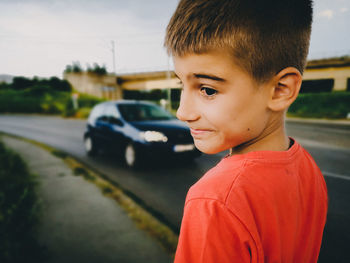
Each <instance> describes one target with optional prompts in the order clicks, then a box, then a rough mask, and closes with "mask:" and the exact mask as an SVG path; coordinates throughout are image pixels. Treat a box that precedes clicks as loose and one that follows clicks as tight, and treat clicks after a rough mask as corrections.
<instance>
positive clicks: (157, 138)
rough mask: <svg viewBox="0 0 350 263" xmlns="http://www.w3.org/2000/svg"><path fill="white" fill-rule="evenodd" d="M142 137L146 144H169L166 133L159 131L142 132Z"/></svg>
mask: <svg viewBox="0 0 350 263" xmlns="http://www.w3.org/2000/svg"><path fill="white" fill-rule="evenodd" d="M139 135H140V137H141V138H142V139H144V140H145V141H146V142H167V141H168V137H166V136H165V134H164V133H161V132H158V131H145V132H140V134H139Z"/></svg>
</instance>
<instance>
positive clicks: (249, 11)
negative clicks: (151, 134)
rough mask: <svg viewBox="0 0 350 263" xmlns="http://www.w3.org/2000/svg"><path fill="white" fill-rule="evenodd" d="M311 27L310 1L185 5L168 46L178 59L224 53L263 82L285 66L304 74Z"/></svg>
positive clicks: (210, 0)
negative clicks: (208, 52) (184, 56)
mask: <svg viewBox="0 0 350 263" xmlns="http://www.w3.org/2000/svg"><path fill="white" fill-rule="evenodd" d="M311 23H312V1H311V0H287V1H285V0H181V1H180V2H179V5H178V7H177V9H176V11H175V13H174V15H173V17H172V18H171V20H170V23H169V25H168V27H167V34H166V38H165V46H166V48H167V50H168V53H169V54H171V55H175V56H183V55H185V54H188V53H195V54H200V53H205V52H207V51H209V50H211V49H215V50H217V49H225V50H226V51H227V55H231V56H232V57H233V58H234V59H235V61H236V63H238V64H239V65H240V66H241V67H242V68H243V69H245V70H246V71H247V72H248V73H250V74H251V76H252V77H253V78H254V79H255V80H256V81H258V82H263V81H266V80H267V79H269V78H270V77H272V76H273V75H275V74H276V73H278V72H279V71H280V70H282V69H283V68H286V67H295V68H297V69H298V70H299V71H300V72H301V73H302V72H303V68H304V66H305V62H306V56H307V53H308V47H309V39H310V32H311Z"/></svg>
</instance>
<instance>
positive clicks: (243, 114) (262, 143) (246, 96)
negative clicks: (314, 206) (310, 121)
mask: <svg viewBox="0 0 350 263" xmlns="http://www.w3.org/2000/svg"><path fill="white" fill-rule="evenodd" d="M311 22H312V3H311V0H308V1H307V0H294V1H291V0H290V1H284V0H264V1H261V0H181V1H180V3H179V6H178V8H177V10H176V11H175V14H174V15H173V17H172V19H171V20H170V23H169V25H168V28H167V34H166V38H165V46H166V47H167V49H168V52H169V54H171V55H172V56H173V58H174V65H175V73H176V74H177V75H178V77H179V78H180V80H181V81H182V83H183V86H184V88H183V91H182V94H181V101H180V107H179V109H178V112H177V116H178V118H179V119H180V120H183V121H186V122H187V123H188V125H189V126H190V128H191V133H192V136H193V138H194V141H195V144H196V146H197V148H198V149H199V150H201V151H203V152H205V153H217V152H220V151H223V150H226V149H229V148H233V150H234V151H236V152H241V153H243V152H248V151H253V150H264V149H265V150H266V149H267V150H283V149H285V148H286V147H287V145H288V138H287V137H286V135H285V132H284V128H283V121H281V120H283V117H281V116H282V115H283V114H281V113H284V112H285V110H286V108H287V107H288V106H289V105H290V104H291V103H292V102H293V101H294V100H295V98H296V96H297V94H298V92H299V88H300V85H301V72H302V71H303V68H304V65H305V60H306V56H307V52H308V46H309V38H310V31H311Z"/></svg>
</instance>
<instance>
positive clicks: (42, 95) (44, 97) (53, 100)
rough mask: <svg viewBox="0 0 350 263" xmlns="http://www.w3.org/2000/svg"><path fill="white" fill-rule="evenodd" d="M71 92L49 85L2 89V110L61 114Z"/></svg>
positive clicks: (0, 108)
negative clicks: (52, 87)
mask: <svg viewBox="0 0 350 263" xmlns="http://www.w3.org/2000/svg"><path fill="white" fill-rule="evenodd" d="M69 100H71V97H70V93H69V92H62V91H55V90H52V89H51V88H50V87H48V86H33V87H30V88H27V89H24V90H17V91H16V90H13V89H3V90H0V112H11V113H45V114H61V113H62V112H63V111H64V110H65V106H66V104H67V103H68V101H69Z"/></svg>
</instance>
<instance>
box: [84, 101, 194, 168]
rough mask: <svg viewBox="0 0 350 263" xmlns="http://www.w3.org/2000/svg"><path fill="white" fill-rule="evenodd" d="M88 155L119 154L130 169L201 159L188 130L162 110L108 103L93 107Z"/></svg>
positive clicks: (138, 103)
mask: <svg viewBox="0 0 350 263" xmlns="http://www.w3.org/2000/svg"><path fill="white" fill-rule="evenodd" d="M84 145H85V149H86V152H87V154H88V155H95V154H97V153H98V152H99V150H101V149H103V150H113V151H114V152H115V151H117V152H119V153H121V154H122V156H123V158H124V160H125V163H126V164H127V165H128V166H129V167H135V166H138V164H139V163H140V162H141V160H145V159H147V160H148V159H153V160H160V159H162V158H168V157H170V156H174V155H175V156H182V157H184V158H186V159H187V160H192V159H194V158H195V157H197V156H199V155H200V152H199V151H198V150H197V149H196V148H195V146H194V144H193V139H192V136H191V134H190V130H189V128H188V127H187V126H186V124H184V123H183V122H181V121H179V120H178V119H176V118H175V117H173V115H171V114H170V113H169V112H167V111H165V110H164V109H163V108H161V107H159V106H157V105H155V104H153V103H148V102H141V101H128V100H120V101H108V102H103V103H100V104H98V105H96V106H95V107H94V108H93V109H92V111H91V113H90V116H89V119H88V123H87V129H86V132H85V134H84Z"/></svg>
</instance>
